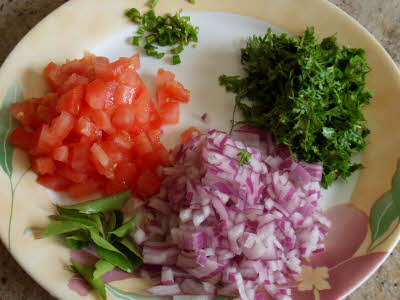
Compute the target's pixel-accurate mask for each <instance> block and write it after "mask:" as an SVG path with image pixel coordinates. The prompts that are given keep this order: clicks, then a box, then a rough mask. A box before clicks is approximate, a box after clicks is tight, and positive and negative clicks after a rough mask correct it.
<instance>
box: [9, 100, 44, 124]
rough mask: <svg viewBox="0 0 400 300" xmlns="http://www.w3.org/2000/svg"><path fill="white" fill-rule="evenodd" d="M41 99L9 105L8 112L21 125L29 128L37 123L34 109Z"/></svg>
mask: <svg viewBox="0 0 400 300" xmlns="http://www.w3.org/2000/svg"><path fill="white" fill-rule="evenodd" d="M40 101H41V99H39V98H32V99H29V100H26V101H24V102H15V103H11V104H10V112H11V114H12V115H13V117H14V118H16V119H17V120H18V121H19V122H20V123H21V124H22V125H24V126H31V125H33V124H34V123H37V122H38V121H37V117H36V109H37V106H38V105H39V102H40Z"/></svg>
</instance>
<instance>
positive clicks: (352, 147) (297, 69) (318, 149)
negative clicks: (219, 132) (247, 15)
mask: <svg viewBox="0 0 400 300" xmlns="http://www.w3.org/2000/svg"><path fill="white" fill-rule="evenodd" d="M364 53H365V51H364V50H363V49H354V48H349V47H346V46H344V47H342V48H340V47H339V46H338V44H337V42H336V37H335V36H330V37H327V38H325V39H323V40H322V42H321V43H318V42H317V40H316V38H315V36H314V30H313V29H307V30H306V32H305V33H304V34H303V35H301V36H299V37H298V38H289V37H288V36H287V35H286V34H282V35H280V36H277V35H275V34H272V33H271V30H268V32H267V34H266V35H265V36H263V37H257V36H253V37H251V38H249V39H248V41H247V46H246V48H244V49H242V59H241V61H242V64H243V67H244V70H245V72H246V77H244V78H240V77H239V76H226V75H222V76H221V77H220V78H219V80H220V84H221V85H224V86H225V87H226V88H227V90H228V91H231V92H234V93H235V94H236V95H237V96H236V100H235V109H236V108H239V109H240V110H241V111H242V112H243V114H244V121H241V122H236V123H235V122H234V121H232V122H233V125H235V124H243V123H246V124H250V125H253V126H257V127H260V128H263V129H266V130H268V131H269V132H271V133H272V135H273V136H274V138H275V139H276V141H277V142H278V143H283V144H284V145H287V146H288V147H289V149H290V150H291V151H292V152H294V153H296V154H297V156H298V157H299V159H301V160H305V161H308V162H322V163H323V165H324V170H323V177H322V184H323V186H324V187H328V186H329V185H330V184H331V183H332V182H333V181H334V180H335V179H337V178H338V177H342V178H343V179H346V178H347V177H349V176H350V175H351V174H352V173H353V172H354V171H355V170H357V169H359V168H360V167H361V164H352V163H351V155H352V154H353V153H357V152H360V151H362V150H363V149H364V148H365V145H366V142H365V137H366V136H367V135H368V134H369V130H368V129H367V128H366V126H365V119H364V115H363V113H362V108H363V107H364V106H365V105H367V104H368V103H369V101H370V99H371V96H372V93H371V92H368V91H365V86H366V84H365V78H366V75H367V73H368V72H369V71H370V69H369V67H368V65H367V63H366V61H365V58H364ZM247 100H248V101H250V104H249V103H248V102H247Z"/></svg>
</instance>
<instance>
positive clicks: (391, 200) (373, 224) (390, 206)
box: [369, 164, 400, 249]
mask: <svg viewBox="0 0 400 300" xmlns="http://www.w3.org/2000/svg"><path fill="white" fill-rule="evenodd" d="M399 190H400V164H398V165H397V170H396V172H395V174H394V176H393V180H392V190H391V191H388V192H386V193H385V194H384V195H383V196H382V197H381V198H380V199H378V200H377V201H376V202H375V204H374V206H373V207H372V208H371V212H370V219H369V223H370V228H371V234H372V236H371V244H370V249H371V248H372V246H374V244H375V243H376V242H377V241H378V240H379V239H380V238H381V237H382V236H383V235H384V234H385V233H386V232H387V231H388V230H389V228H390V227H391V225H392V224H393V223H395V222H397V223H398V222H399V218H400V194H399Z"/></svg>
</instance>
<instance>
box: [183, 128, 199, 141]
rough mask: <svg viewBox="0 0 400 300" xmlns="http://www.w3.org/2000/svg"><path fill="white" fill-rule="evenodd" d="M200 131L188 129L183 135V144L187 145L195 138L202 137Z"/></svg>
mask: <svg viewBox="0 0 400 300" xmlns="http://www.w3.org/2000/svg"><path fill="white" fill-rule="evenodd" d="M200 134H201V133H200V131H199V130H198V129H197V128H196V127H194V126H192V127H189V128H188V129H186V130H185V131H184V132H182V133H181V141H182V143H184V144H186V143H187V142H189V141H190V140H191V139H192V138H193V137H195V136H198V135H200Z"/></svg>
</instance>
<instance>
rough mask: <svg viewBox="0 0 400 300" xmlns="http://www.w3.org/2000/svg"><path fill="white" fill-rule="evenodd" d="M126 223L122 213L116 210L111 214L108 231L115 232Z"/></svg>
mask: <svg viewBox="0 0 400 300" xmlns="http://www.w3.org/2000/svg"><path fill="white" fill-rule="evenodd" d="M123 221H124V215H123V213H122V212H121V211H119V210H115V211H112V212H111V216H110V219H109V221H108V225H107V230H108V231H109V232H110V231H113V230H115V229H116V228H118V227H120V226H121V225H122V223H123Z"/></svg>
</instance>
